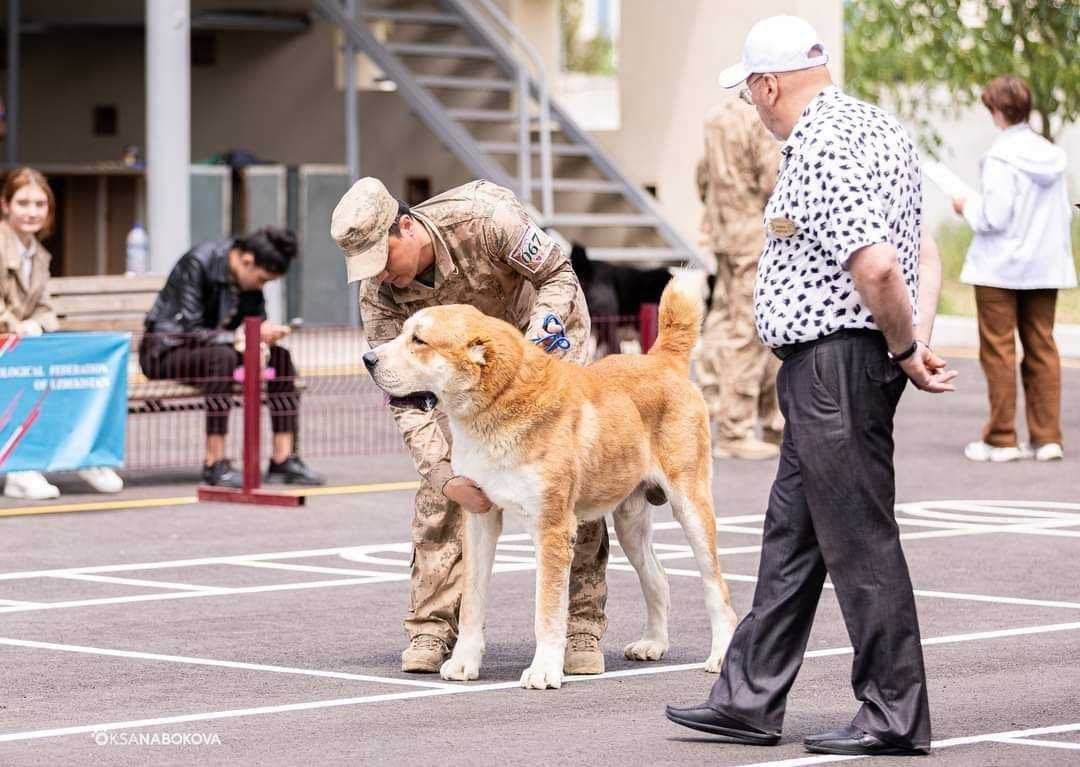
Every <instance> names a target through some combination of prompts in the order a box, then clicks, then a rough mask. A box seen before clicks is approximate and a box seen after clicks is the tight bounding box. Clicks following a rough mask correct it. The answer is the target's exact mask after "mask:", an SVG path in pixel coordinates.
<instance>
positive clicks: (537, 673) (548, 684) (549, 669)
mask: <svg viewBox="0 0 1080 767" xmlns="http://www.w3.org/2000/svg"><path fill="white" fill-rule="evenodd" d="M521 686H522V687H524V688H525V689H526V690H547V689H551V690H557V689H559V688H560V687H562V664H561V663H560V664H557V665H556V664H551V663H536V662H534V663H533V664H532V665H531V666H529V667H528V668H527V669H525V670H524V671H523V672H521Z"/></svg>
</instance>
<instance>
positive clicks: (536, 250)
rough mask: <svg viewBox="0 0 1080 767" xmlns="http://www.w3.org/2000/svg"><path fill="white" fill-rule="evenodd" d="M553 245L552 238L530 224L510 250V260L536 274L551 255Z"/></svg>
mask: <svg viewBox="0 0 1080 767" xmlns="http://www.w3.org/2000/svg"><path fill="white" fill-rule="evenodd" d="M551 244H552V241H551V238H549V237H548V236H547V235H546V234H544V233H543V232H542V231H540V227H538V226H537V225H536V224H534V223H532V222H530V223H529V225H528V226H527V227H526V228H525V231H524V233H523V234H522V235H521V238H520V239H519V240H518V241H517V244H515V245H514V246H513V247H512V248H511V249H510V258H509V260H510V261H513V262H514V263H517V264H518V265H520V266H521V267H523V268H524V269H527V270H528V271H530V272H532V273H533V274H535V273H536V271H537V270H538V269H539V268H540V267H541V266H542V265H543V263H544V260H545V259H546V258H547V257H548V254H549V253H551Z"/></svg>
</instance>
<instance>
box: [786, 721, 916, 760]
mask: <svg viewBox="0 0 1080 767" xmlns="http://www.w3.org/2000/svg"><path fill="white" fill-rule="evenodd" d="M803 745H804V746H806V750H807V751H813V752H814V753H816V754H845V755H851V756H925V755H926V754H929V753H930V749H928V748H927V749H922V748H910V747H908V746H894V745H893V744H891V743H886V742H885V741H883V740H881V739H880V738H877V737H875V736H873V735H871V734H870V733H868V732H864V731H862V730H860V729H859V728H858V727H856V726H855V725H853V724H849V725H848V726H847V727H844V728H842V729H839V730H835V731H833V732H826V733H823V734H821V735H808V736H807V737H806V738H805V739H804V740H803Z"/></svg>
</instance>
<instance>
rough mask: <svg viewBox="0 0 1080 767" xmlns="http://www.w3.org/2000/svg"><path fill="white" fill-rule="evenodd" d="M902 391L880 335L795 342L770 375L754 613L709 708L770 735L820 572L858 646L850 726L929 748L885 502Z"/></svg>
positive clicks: (922, 682)
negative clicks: (775, 415)
mask: <svg viewBox="0 0 1080 767" xmlns="http://www.w3.org/2000/svg"><path fill="white" fill-rule="evenodd" d="M906 383H907V378H906V376H904V374H903V372H902V371H901V370H900V369H899V368H898V367H896V366H895V365H893V364H892V363H891V362H890V361H889V360H888V358H887V357H886V347H885V340H884V337H882V336H881V335H880V334H873V335H865V334H863V335H838V336H835V337H829V338H826V339H823V340H822V341H820V342H819V343H817V344H814V345H812V346H809V347H806V348H800V349H799V350H798V351H796V352H795V353H794V354H792V355H791V356H790V357H788V358H787V359H785V360H784V364H783V365H782V366H781V368H780V373H779V376H778V378H777V391H778V395H779V399H780V409H781V411H782V412H783V414H784V418H785V419H786V425H785V427H784V438H783V443H782V444H781V448H780V465H779V469H778V471H777V474H776V480H775V481H774V482H773V486H772V492H771V494H770V496H769V508H768V511H767V512H766V514H765V530H764V537H763V539H762V547H761V563H760V566H759V568H758V582H757V588H756V590H755V592H754V604H753V608H752V609H751V611H750V613H749V614H748V615H747V616H746V617H745V618H743V620H742V621H741V622H740V623H739V626H738V628H737V629H736V630H735V635H734V637H733V638H732V641H731V645H730V647H729V649H728V652H727V656H726V657H725V658H724V665H723V668H722V669H721V673H720V678H719V679H718V680H717V681H716V683H715V684H714V685H713V689H712V693H711V694H710V697H709V703H710V705H712V706H714V707H715V708H717V709H719V710H721V711H722V712H724V713H726V714H728V715H729V716H731V717H733V718H734V719H736V720H739V721H742V722H744V723H745V724H748V725H751V726H754V727H757V728H759V729H761V730H764V731H766V732H779V731H780V729H781V726H782V724H783V719H784V710H785V706H786V703H787V694H788V690H790V689H791V685H792V683H793V682H794V681H795V676H796V674H798V671H799V667H800V666H801V665H802V659H803V653H804V652H805V649H806V642H807V638H808V637H809V635H810V627H811V625H812V623H813V619H814V612H815V610H816V609H817V604H818V598H819V597H820V595H821V589H822V584H823V583H824V580H825V575H826V573H828V574H829V576H830V577H831V579H832V583H833V585H834V586H835V588H836V596H837V599H838V601H839V602H840V609H841V611H842V612H843V616H844V623H845V625H846V626H847V631H848V637H849V638H850V640H851V644H852V646H853V647H854V649H855V658H854V661H853V663H852V671H851V685H852V688H853V689H854V691H855V697H856V698H857V699H858V700H860V701H861V702H862V707H861V708H860V709H859V711H858V713H857V714H856V715H855V719H854V721H853V724H854V725H855V726H857V727H858V728H859V729H861V730H864V731H866V732H869V733H871V734H873V735H875V736H877V737H879V738H881V739H882V740H885V741H887V742H889V743H892V744H895V745H898V746H907V747H911V748H929V747H930V709H929V703H928V700H927V691H926V672H925V669H924V667H923V656H922V647H921V644H920V639H919V621H918V617H917V616H916V613H915V597H914V594H913V593H912V589H911V578H910V576H909V574H908V568H907V561H906V560H905V559H904V552H903V550H902V549H901V547H900V537H899V529H898V528H897V524H896V520H895V517H894V510H893V504H894V501H895V496H896V484H895V477H894V474H893V414H894V413H895V412H896V405H897V403H898V402H899V401H900V395H901V393H902V392H903V390H904V386H905V385H906Z"/></svg>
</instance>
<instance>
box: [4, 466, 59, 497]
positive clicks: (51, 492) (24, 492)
mask: <svg viewBox="0 0 1080 767" xmlns="http://www.w3.org/2000/svg"><path fill="white" fill-rule="evenodd" d="M4 495H6V496H7V497H8V498H23V499H25V500H28V501H47V500H49V499H50V498H59V497H60V488H58V487H57V486H56V485H52V484H49V481H48V480H47V479H45V477H44V476H42V474H40V473H39V472H36V471H13V472H10V473H9V474H8V475H7V477H6V479H5V480H4Z"/></svg>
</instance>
